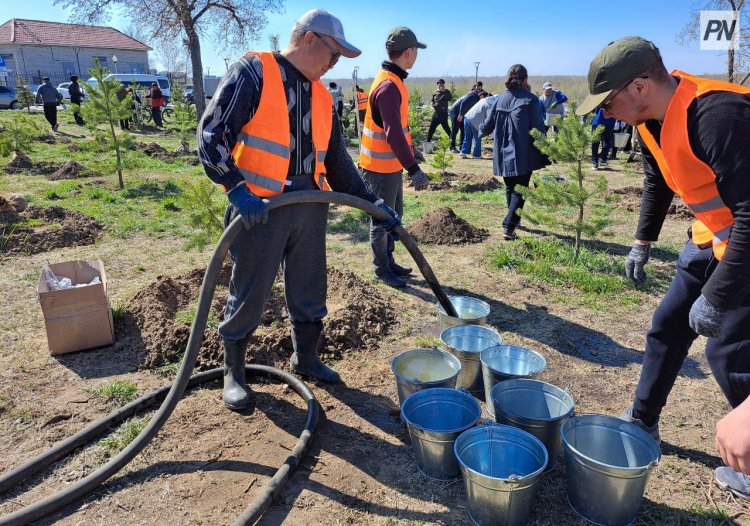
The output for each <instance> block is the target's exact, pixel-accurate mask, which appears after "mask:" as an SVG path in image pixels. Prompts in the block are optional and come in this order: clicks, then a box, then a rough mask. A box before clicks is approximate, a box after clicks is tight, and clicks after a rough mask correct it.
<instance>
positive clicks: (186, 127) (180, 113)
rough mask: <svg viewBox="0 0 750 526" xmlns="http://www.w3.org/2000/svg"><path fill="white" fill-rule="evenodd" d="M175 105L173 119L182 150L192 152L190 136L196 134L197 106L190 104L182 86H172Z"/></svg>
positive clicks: (173, 105)
mask: <svg viewBox="0 0 750 526" xmlns="http://www.w3.org/2000/svg"><path fill="white" fill-rule="evenodd" d="M170 101H171V102H172V107H173V113H172V121H173V122H174V126H175V128H177V135H178V137H179V138H180V150H179V151H181V152H182V153H183V154H187V153H190V142H189V141H190V138H191V137H193V136H194V135H195V127H196V124H195V123H196V122H197V121H198V117H197V116H196V114H195V106H194V105H193V104H190V102H188V100H187V99H186V98H185V92H184V91H183V90H182V88H181V87H180V86H175V87H174V88H172V97H171V98H170Z"/></svg>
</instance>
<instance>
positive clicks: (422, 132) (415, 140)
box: [409, 89, 431, 146]
mask: <svg viewBox="0 0 750 526" xmlns="http://www.w3.org/2000/svg"><path fill="white" fill-rule="evenodd" d="M430 114H431V111H430V108H429V107H427V106H426V105H425V103H424V98H423V97H422V92H421V91H419V90H418V89H415V90H413V91H412V92H411V93H409V132H410V133H411V142H412V144H414V145H415V146H416V145H418V144H422V142H423V141H424V140H425V139H426V138H427V127H428V123H429V122H430Z"/></svg>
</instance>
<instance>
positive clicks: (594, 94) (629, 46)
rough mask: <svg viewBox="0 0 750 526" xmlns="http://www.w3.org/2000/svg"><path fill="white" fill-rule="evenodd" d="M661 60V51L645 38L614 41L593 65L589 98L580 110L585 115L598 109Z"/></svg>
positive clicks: (590, 74) (603, 50)
mask: <svg viewBox="0 0 750 526" xmlns="http://www.w3.org/2000/svg"><path fill="white" fill-rule="evenodd" d="M659 60H661V55H660V54H659V49H658V48H657V47H656V46H655V45H654V44H653V42H649V41H648V40H645V39H643V38H641V37H625V38H621V39H620V40H615V41H614V42H610V43H609V44H608V45H607V47H605V48H604V49H602V50H601V51H600V52H599V54H598V55H597V56H595V57H594V60H592V61H591V65H590V66H589V96H588V97H586V98H585V99H584V100H583V102H582V103H581V105H580V106H578V107H577V108H576V114H578V115H580V116H583V115H586V114H587V113H589V112H591V111H593V110H595V109H596V107H597V106H599V105H600V104H601V103H602V102H604V99H606V98H607V97H608V96H609V94H610V93H612V92H613V91H614V90H616V89H621V88H622V87H623V86H626V85H627V84H628V82H630V81H632V80H633V79H635V78H637V77H638V76H639V75H641V74H642V73H643V72H644V71H646V70H648V69H649V68H650V67H651V66H653V65H654V64H656V62H657V61H659Z"/></svg>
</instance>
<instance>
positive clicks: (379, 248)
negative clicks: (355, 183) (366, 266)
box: [362, 170, 404, 272]
mask: <svg viewBox="0 0 750 526" xmlns="http://www.w3.org/2000/svg"><path fill="white" fill-rule="evenodd" d="M362 176H363V177H364V179H365V181H367V182H368V183H370V186H372V191H373V192H375V194H376V195H377V196H378V197H379V198H381V199H382V200H383V201H385V203H386V204H387V205H388V206H390V207H391V208H393V209H394V210H395V211H396V213H397V214H398V215H399V216H402V215H403V213H404V187H403V177H402V172H401V170H399V171H398V172H394V173H389V174H383V173H379V172H371V171H370V170H362ZM370 245H371V246H372V264H373V265H374V266H375V271H376V272H378V271H386V270H388V264H389V263H390V262H391V261H393V250H394V249H395V248H396V244H395V243H394V241H393V238H392V237H391V235H390V234H389V233H388V232H387V231H386V230H385V229H384V228H383V227H381V226H376V225H375V224H373V222H372V221H370Z"/></svg>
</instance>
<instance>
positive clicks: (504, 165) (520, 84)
mask: <svg viewBox="0 0 750 526" xmlns="http://www.w3.org/2000/svg"><path fill="white" fill-rule="evenodd" d="M505 87H506V90H505V92H503V93H502V94H500V95H498V97H497V99H496V100H495V102H494V104H493V105H492V108H491V110H490V111H489V113H488V115H487V118H486V119H485V121H484V122H483V123H482V125H481V126H480V127H479V134H480V136H481V137H484V136H486V135H489V134H490V133H492V135H493V138H494V139H495V143H494V145H493V147H492V160H493V166H492V168H493V173H494V175H496V176H500V177H502V178H503V183H505V202H506V204H507V205H508V213H507V214H506V215H505V218H504V219H503V230H504V234H505V235H504V237H505V239H506V240H511V239H515V238H516V233H515V230H516V228H517V227H518V225H519V224H520V223H521V217H520V216H519V215H518V210H519V209H521V208H523V205H524V199H523V195H521V193H520V192H518V190H517V187H518V186H525V187H528V186H529V181H530V180H531V173H532V172H533V171H534V170H538V169H539V168H542V167H544V166H546V165H547V164H549V161H548V160H547V158H546V157H545V156H544V155H542V153H541V152H540V151H539V150H538V149H537V148H536V146H534V140H533V139H532V138H531V130H533V129H537V130H539V131H540V132H542V133H544V119H543V117H542V108H541V105H540V104H539V98H538V97H537V96H536V95H534V94H533V93H531V91H530V86H529V74H528V72H527V71H526V68H525V67H524V66H523V65H521V64H515V65H514V66H511V67H510V69H509V70H508V80H506V81H505Z"/></svg>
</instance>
